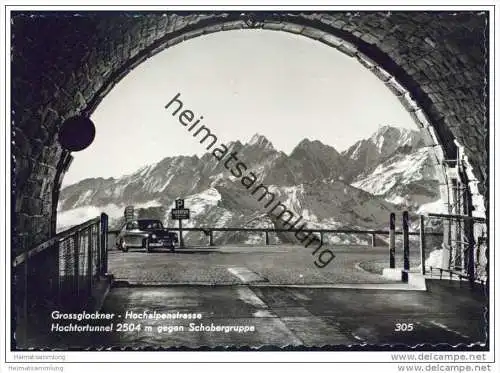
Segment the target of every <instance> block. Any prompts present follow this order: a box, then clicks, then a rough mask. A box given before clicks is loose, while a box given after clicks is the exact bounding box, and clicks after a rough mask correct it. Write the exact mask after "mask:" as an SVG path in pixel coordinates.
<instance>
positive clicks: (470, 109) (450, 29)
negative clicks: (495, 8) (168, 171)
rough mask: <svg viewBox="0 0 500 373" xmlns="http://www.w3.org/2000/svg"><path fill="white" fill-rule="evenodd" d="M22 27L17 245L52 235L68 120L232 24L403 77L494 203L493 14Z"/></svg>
mask: <svg viewBox="0 0 500 373" xmlns="http://www.w3.org/2000/svg"><path fill="white" fill-rule="evenodd" d="M11 27H12V39H11V43H12V67H11V73H12V95H11V97H12V131H13V147H12V155H13V167H14V168H13V178H12V180H13V199H12V201H13V218H14V220H13V226H14V228H15V230H16V231H15V232H14V235H13V237H15V238H16V237H17V241H14V245H13V246H14V247H15V248H16V250H17V251H20V250H24V249H25V248H28V247H31V246H33V245H35V244H37V243H39V242H41V241H42V240H44V239H46V238H47V237H48V236H50V235H51V234H52V233H53V231H52V230H53V228H52V227H53V224H51V220H52V219H53V214H54V206H55V204H56V203H57V193H54V189H55V188H57V186H58V185H59V182H60V180H57V179H58V175H59V174H61V172H58V168H59V171H61V167H62V166H61V165H62V163H63V162H61V159H62V156H63V155H64V156H67V154H65V151H63V150H62V149H61V147H60V146H59V144H58V142H57V131H58V128H59V126H60V125H61V124H62V122H63V121H64V120H65V119H67V118H69V117H71V116H73V115H77V114H84V115H90V114H91V113H92V112H93V110H94V109H95V108H96V107H97V105H98V104H99V102H100V101H101V99H102V98H103V97H104V96H105V95H106V93H107V92H109V90H110V89H112V87H113V86H114V85H115V84H116V83H117V82H118V81H119V80H120V79H121V78H122V77H123V76H125V75H126V74H127V73H128V72H129V71H130V70H131V69H133V68H134V67H135V66H137V65H138V64H139V63H141V62H142V61H144V60H145V59H147V58H148V57H150V56H152V55H154V54H155V53H157V52H158V51H161V50H162V49H164V48H168V47H169V46H172V45H174V44H176V43H179V42H182V41H183V40H186V39H188V38H191V37H196V36H199V35H203V34H207V33H211V32H217V31H223V30H231V29H255V28H264V29H273V30H281V31H286V32H292V33H297V34H302V35H304V36H306V37H310V38H313V39H317V40H319V41H321V42H323V43H326V44H328V45H331V46H333V47H336V48H337V49H339V50H341V51H342V52H344V53H347V54H348V55H351V56H353V57H355V58H358V59H359V60H360V61H361V62H362V63H364V64H365V66H367V67H369V68H372V69H373V68H374V67H375V68H374V72H375V73H376V74H377V75H378V76H379V77H380V78H381V79H382V80H384V81H386V80H387V81H389V80H391V78H392V77H393V78H394V79H392V80H391V81H395V82H396V83H397V84H396V85H395V86H399V85H400V86H402V87H404V89H405V90H406V91H407V92H408V95H409V98H410V99H411V100H413V101H415V102H416V103H417V104H418V107H419V108H420V109H421V111H418V110H417V111H415V113H413V114H414V116H416V117H418V116H419V115H420V116H423V117H424V118H425V121H427V122H428V123H430V125H431V126H432V127H433V129H434V132H435V136H436V137H437V141H438V142H439V143H440V144H441V145H442V149H443V152H444V155H443V156H444V157H447V158H454V155H455V152H456V149H457V146H456V144H455V143H454V142H453V141H454V140H456V141H458V143H459V144H460V145H463V146H464V148H465V152H466V155H467V156H468V160H469V162H470V165H471V167H472V170H471V172H472V173H471V175H473V177H474V178H475V179H477V182H476V184H477V185H478V190H479V192H480V193H481V194H482V195H484V196H485V198H486V203H487V201H488V195H487V192H488V191H487V187H486V186H487V183H488V168H487V167H488V146H487V141H488V122H487V105H486V102H487V97H486V92H487V87H485V84H486V82H487V75H486V74H487V71H488V70H487V69H488V66H487V65H486V63H487V62H486V61H487V49H486V46H487V45H488V40H487V39H486V38H487V35H488V14H487V13H486V12H483V13H471V12H324V13H318V12H314V13H313V12H301V13H297V12H282V13H269V12H266V13H263V12H255V13H241V12H225V13H187V12H171V13H162V12H157V13H143V14H139V13H133V14H132V13H113V14H107V13H105V12H95V13H85V12H81V13H79V14H78V15H75V14H72V13H61V12H58V13H57V14H54V13H49V12H45V13H43V14H42V13H22V12H19V13H12V26H11ZM255 53H256V54H258V51H255ZM378 67H380V68H378ZM384 71H385V72H388V73H389V74H390V76H388V77H387V79H386V76H385V75H384ZM395 93H397V92H395ZM411 100H410V101H411ZM403 101H404V100H403ZM403 101H402V102H403ZM403 104H404V102H403ZM410 110H413V109H411V108H410ZM97 135H98V134H97ZM88 151H92V150H91V148H90V149H89V150H88Z"/></svg>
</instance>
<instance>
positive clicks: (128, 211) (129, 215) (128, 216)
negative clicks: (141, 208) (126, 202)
mask: <svg viewBox="0 0 500 373" xmlns="http://www.w3.org/2000/svg"><path fill="white" fill-rule="evenodd" d="M124 215H125V221H130V220H134V206H127V207H125V212H124Z"/></svg>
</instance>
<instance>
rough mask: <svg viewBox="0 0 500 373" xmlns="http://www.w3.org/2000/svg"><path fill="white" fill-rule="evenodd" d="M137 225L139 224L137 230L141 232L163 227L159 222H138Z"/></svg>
mask: <svg viewBox="0 0 500 373" xmlns="http://www.w3.org/2000/svg"><path fill="white" fill-rule="evenodd" d="M137 223H138V224H139V229H141V230H145V229H162V228H163V225H162V224H161V221H159V220H138V221H137Z"/></svg>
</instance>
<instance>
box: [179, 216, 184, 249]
mask: <svg viewBox="0 0 500 373" xmlns="http://www.w3.org/2000/svg"><path fill="white" fill-rule="evenodd" d="M179 247H180V248H183V247H184V239H183V238H182V219H179Z"/></svg>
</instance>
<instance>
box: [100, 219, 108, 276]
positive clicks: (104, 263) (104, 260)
mask: <svg viewBox="0 0 500 373" xmlns="http://www.w3.org/2000/svg"><path fill="white" fill-rule="evenodd" d="M100 227H101V232H100V234H101V237H100V239H101V240H100V253H99V257H100V259H99V261H100V263H99V271H100V272H99V274H100V275H102V276H104V275H105V274H106V273H107V272H108V215H106V214H105V213H102V214H101V226H100Z"/></svg>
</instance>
